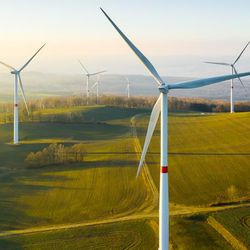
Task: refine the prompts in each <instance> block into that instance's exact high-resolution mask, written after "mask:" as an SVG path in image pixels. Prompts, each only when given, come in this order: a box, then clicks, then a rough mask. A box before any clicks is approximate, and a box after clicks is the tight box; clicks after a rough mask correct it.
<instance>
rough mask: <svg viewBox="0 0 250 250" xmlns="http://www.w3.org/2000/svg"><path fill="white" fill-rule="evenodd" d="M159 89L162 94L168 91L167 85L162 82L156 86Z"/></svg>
mask: <svg viewBox="0 0 250 250" xmlns="http://www.w3.org/2000/svg"><path fill="white" fill-rule="evenodd" d="M158 89H159V91H160V92H161V93H163V94H167V93H168V85H167V84H162V85H160V86H159V87H158Z"/></svg>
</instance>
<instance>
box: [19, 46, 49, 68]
mask: <svg viewBox="0 0 250 250" xmlns="http://www.w3.org/2000/svg"><path fill="white" fill-rule="evenodd" d="M45 45H46V43H45V44H44V45H43V46H42V47H41V48H40V49H39V50H38V51H37V52H36V53H35V54H34V55H33V56H32V57H31V58H30V59H29V60H28V61H27V62H26V63H25V64H24V65H23V67H22V68H21V69H19V72H21V71H22V70H23V69H24V68H25V67H27V66H28V64H29V63H30V62H31V61H32V60H33V58H34V57H35V56H36V55H37V54H38V53H39V52H40V50H41V49H42V48H43V47H44V46H45Z"/></svg>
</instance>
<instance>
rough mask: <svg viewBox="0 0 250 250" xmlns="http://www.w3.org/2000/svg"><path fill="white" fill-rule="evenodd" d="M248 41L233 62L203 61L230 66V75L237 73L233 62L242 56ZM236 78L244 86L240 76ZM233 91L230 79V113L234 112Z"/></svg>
mask: <svg viewBox="0 0 250 250" xmlns="http://www.w3.org/2000/svg"><path fill="white" fill-rule="evenodd" d="M249 43H250V42H248V43H247V45H246V46H245V47H244V49H243V50H242V51H241V52H240V54H239V56H238V57H237V58H236V60H235V61H234V62H233V63H225V62H205V63H209V64H217V65H223V66H227V67H230V68H231V73H232V75H233V74H238V73H237V70H236V68H235V64H236V63H237V62H238V61H239V59H240V57H241V56H242V54H243V53H244V51H245V50H246V48H247V46H248V45H249ZM238 79H239V81H240V83H241V84H242V86H243V87H244V88H245V86H244V84H243V82H242V81H241V79H240V77H238ZM233 92H234V83H233V79H231V88H230V112H231V113H233V112H234V93H233Z"/></svg>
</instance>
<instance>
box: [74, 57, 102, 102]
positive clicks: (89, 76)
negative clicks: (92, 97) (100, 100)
mask: <svg viewBox="0 0 250 250" xmlns="http://www.w3.org/2000/svg"><path fill="white" fill-rule="evenodd" d="M78 62H79V63H80V65H81V66H82V68H83V70H84V72H85V75H86V77H87V82H86V94H87V105H88V104H89V79H90V78H91V77H92V76H95V75H99V74H101V73H104V72H106V70H102V71H98V72H95V73H89V72H88V70H87V69H86V68H85V67H84V65H83V64H82V62H81V61H80V60H78Z"/></svg>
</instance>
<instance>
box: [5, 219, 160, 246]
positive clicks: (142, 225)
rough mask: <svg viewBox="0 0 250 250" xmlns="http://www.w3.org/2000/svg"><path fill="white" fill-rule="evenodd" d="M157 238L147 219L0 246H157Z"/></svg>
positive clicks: (9, 241) (16, 240) (33, 236)
mask: <svg viewBox="0 0 250 250" xmlns="http://www.w3.org/2000/svg"><path fill="white" fill-rule="evenodd" d="M157 244H158V242H157V238H156V236H155V233H154V231H153V230H152V228H151V225H150V222H148V221H132V222H129V223H125V222H122V223H118V224H114V225H113V224H108V225H101V226H93V227H88V228H77V229H70V230H61V231H56V232H53V233H39V234H31V235H26V236H24V237H12V238H3V239H0V246H1V247H2V248H1V249H5V250H14V249H25V250H48V249H64V250H76V249H103V250H106V249H142V250H148V249H155V250H156V249H157Z"/></svg>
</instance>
